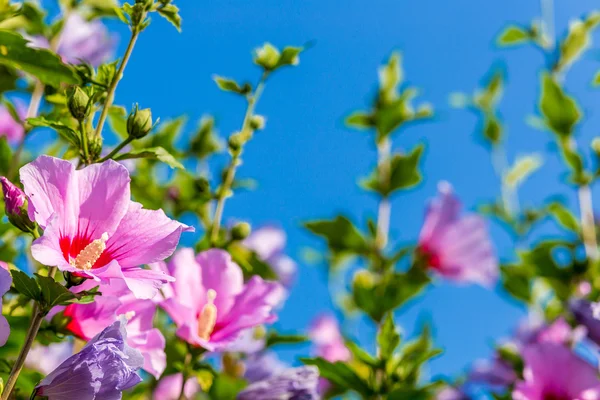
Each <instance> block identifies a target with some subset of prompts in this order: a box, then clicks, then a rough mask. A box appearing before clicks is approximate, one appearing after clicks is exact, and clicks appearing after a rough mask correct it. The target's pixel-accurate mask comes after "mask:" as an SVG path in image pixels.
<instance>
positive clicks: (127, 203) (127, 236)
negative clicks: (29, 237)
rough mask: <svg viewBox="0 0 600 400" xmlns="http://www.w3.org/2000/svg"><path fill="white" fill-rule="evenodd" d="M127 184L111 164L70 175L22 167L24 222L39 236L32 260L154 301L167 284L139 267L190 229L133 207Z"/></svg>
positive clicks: (37, 164) (54, 163)
mask: <svg viewBox="0 0 600 400" xmlns="http://www.w3.org/2000/svg"><path fill="white" fill-rule="evenodd" d="M129 181H130V179H129V173H128V172H127V169H126V168H125V167H123V166H122V165H120V164H119V163H117V162H114V161H112V160H108V161H105V162H103V163H102V164H94V165H90V166H89V167H86V168H84V169H81V170H76V169H75V167H74V166H73V164H71V163H70V162H68V161H65V160H61V159H58V158H53V157H48V156H41V157H39V158H38V159H37V160H35V161H33V162H32V163H30V164H27V165H25V166H24V167H23V168H21V182H22V183H23V187H24V190H25V194H26V195H27V196H28V197H29V217H30V218H31V219H32V220H34V221H36V222H37V223H38V224H39V225H40V226H41V227H42V228H43V229H44V234H43V235H42V237H40V238H39V239H36V240H35V242H34V243H33V245H32V247H31V253H32V255H33V258H35V259H36V260H37V261H39V262H40V263H42V264H44V265H48V266H57V267H58V268H59V269H60V270H61V271H68V272H71V273H74V274H76V275H77V276H81V277H85V278H89V279H94V280H96V281H102V282H104V283H110V282H111V281H118V280H123V281H124V282H125V284H126V285H127V286H128V287H129V289H130V290H131V291H132V292H133V293H134V294H135V296H136V297H138V298H152V297H153V296H154V295H155V294H156V292H157V290H158V288H160V287H161V286H162V285H163V284H164V283H166V282H168V281H172V280H173V278H171V277H169V276H168V275H166V274H164V273H162V272H157V271H152V270H148V269H142V268H140V265H143V264H148V263H152V262H156V261H159V260H163V259H165V258H166V257H168V256H170V255H171V254H172V253H173V251H174V250H175V248H176V247H177V244H178V243H179V237H180V235H181V232H183V231H191V230H193V228H191V227H188V226H186V225H183V224H181V223H179V222H177V221H173V220H171V219H170V218H168V217H167V216H166V215H165V213H164V212H163V211H162V210H156V211H153V210H145V209H143V208H142V205H141V204H139V203H135V202H132V201H131V199H130V191H129Z"/></svg>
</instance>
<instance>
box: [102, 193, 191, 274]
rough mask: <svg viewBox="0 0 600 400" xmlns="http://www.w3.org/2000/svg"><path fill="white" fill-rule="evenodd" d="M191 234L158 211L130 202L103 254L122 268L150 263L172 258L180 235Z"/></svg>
mask: <svg viewBox="0 0 600 400" xmlns="http://www.w3.org/2000/svg"><path fill="white" fill-rule="evenodd" d="M193 230H194V228H192V227H189V226H187V225H184V224H182V223H179V222H177V221H174V220H172V219H170V218H169V217H167V216H166V215H165V213H164V212H163V211H162V210H144V209H142V206H141V204H139V203H134V202H132V203H131V204H130V206H129V210H128V212H127V214H125V217H123V219H122V220H121V223H120V224H119V227H118V229H117V231H116V232H115V233H114V234H113V235H111V236H110V237H109V239H108V242H107V249H106V250H105V253H107V254H109V255H110V258H111V259H113V260H118V261H119V264H120V265H121V266H123V267H132V266H137V265H142V264H149V263H153V262H156V261H160V260H164V259H165V258H167V257H169V256H170V255H171V254H173V252H174V251H175V248H176V247H177V244H178V243H179V237H180V236H181V232H184V231H185V232H189V231H193Z"/></svg>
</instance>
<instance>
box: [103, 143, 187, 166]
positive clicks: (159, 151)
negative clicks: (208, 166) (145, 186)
mask: <svg viewBox="0 0 600 400" xmlns="http://www.w3.org/2000/svg"><path fill="white" fill-rule="evenodd" d="M134 158H149V159H151V160H158V161H161V162H163V163H165V164H167V165H168V166H169V167H171V168H179V169H185V168H184V167H183V165H182V164H181V163H180V162H179V161H177V160H176V159H175V157H173V155H171V154H170V153H169V152H167V151H166V150H165V149H164V148H162V147H152V148H149V149H140V150H133V151H130V152H129V153H124V154H120V155H118V156H117V157H115V158H114V159H115V160H116V161H121V160H129V159H134Z"/></svg>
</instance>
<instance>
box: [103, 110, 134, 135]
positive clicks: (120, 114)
mask: <svg viewBox="0 0 600 400" xmlns="http://www.w3.org/2000/svg"><path fill="white" fill-rule="evenodd" d="M108 125H109V126H110V129H111V130H112V131H113V132H114V133H115V134H116V135H117V136H119V137H120V138H121V139H127V137H128V136H129V134H128V133H127V110H126V109H125V107H121V106H114V105H113V106H110V108H109V109H108Z"/></svg>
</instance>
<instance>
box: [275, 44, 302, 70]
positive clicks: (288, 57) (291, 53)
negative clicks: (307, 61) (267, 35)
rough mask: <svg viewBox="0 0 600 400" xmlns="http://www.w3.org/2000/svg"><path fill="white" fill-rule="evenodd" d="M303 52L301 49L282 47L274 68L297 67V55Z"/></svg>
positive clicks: (298, 59) (298, 61) (298, 60)
mask: <svg viewBox="0 0 600 400" xmlns="http://www.w3.org/2000/svg"><path fill="white" fill-rule="evenodd" d="M303 50H304V48H303V47H292V46H288V47H284V49H283V51H282V52H281V56H280V57H279V61H277V65H276V66H275V68H280V67H284V66H286V65H293V66H295V65H298V64H299V63H300V58H299V55H300V53H302V51H303Z"/></svg>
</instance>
